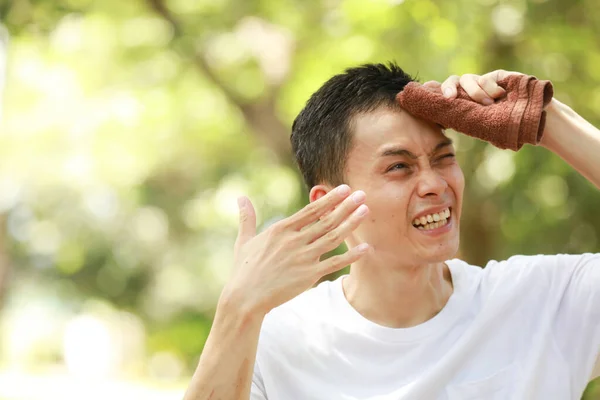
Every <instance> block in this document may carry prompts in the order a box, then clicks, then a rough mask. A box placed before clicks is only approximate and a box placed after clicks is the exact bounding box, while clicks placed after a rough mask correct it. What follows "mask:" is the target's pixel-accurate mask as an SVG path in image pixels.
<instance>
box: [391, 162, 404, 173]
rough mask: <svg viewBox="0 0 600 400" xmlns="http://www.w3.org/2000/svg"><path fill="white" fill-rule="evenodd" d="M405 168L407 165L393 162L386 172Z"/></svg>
mask: <svg viewBox="0 0 600 400" xmlns="http://www.w3.org/2000/svg"><path fill="white" fill-rule="evenodd" d="M406 168H408V165H406V164H405V163H398V164H394V165H392V166H391V167H389V168H388V170H387V171H386V172H390V171H394V170H400V169H406Z"/></svg>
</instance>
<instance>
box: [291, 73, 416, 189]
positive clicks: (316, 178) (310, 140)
mask: <svg viewBox="0 0 600 400" xmlns="http://www.w3.org/2000/svg"><path fill="white" fill-rule="evenodd" d="M412 81H416V79H415V78H412V77H411V76H410V75H408V74H407V73H406V72H404V71H403V70H402V69H401V68H400V67H399V66H398V65H396V64H395V63H394V62H389V63H388V64H387V65H385V64H365V65H361V66H359V67H355V68H349V69H347V70H346V71H345V72H344V73H342V74H338V75H335V76H334V77H332V78H331V79H329V80H328V81H327V82H325V84H324V85H323V86H321V88H319V90H317V91H316V92H315V93H314V94H313V95H312V96H311V97H310V99H309V100H308V102H307V103H306V106H305V107H304V108H303V109H302V111H300V113H299V114H298V116H297V117H296V119H295V120H294V123H293V124H292V135H291V138H290V140H291V142H292V150H293V153H294V157H295V159H296V163H297V165H298V168H299V169H300V172H301V173H302V176H303V178H304V181H305V183H306V185H307V186H308V189H309V190H310V189H311V188H312V187H313V186H315V185H318V184H322V183H327V184H330V185H333V186H338V185H340V184H342V183H344V181H345V177H344V168H345V165H346V160H347V157H348V153H349V152H350V150H351V148H352V136H353V135H352V120H353V118H354V117H355V116H357V115H358V114H361V113H367V112H372V111H375V110H376V109H378V108H380V107H388V108H390V109H399V105H398V104H397V102H396V95H397V94H398V92H400V91H402V90H403V89H404V86H406V84H408V83H409V82H412Z"/></svg>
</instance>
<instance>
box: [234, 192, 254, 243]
mask: <svg viewBox="0 0 600 400" xmlns="http://www.w3.org/2000/svg"><path fill="white" fill-rule="evenodd" d="M238 208H239V214H240V222H239V227H238V236H237V239H236V246H239V245H241V244H244V243H246V242H247V241H248V240H250V239H252V238H253V237H254V236H256V211H254V206H253V205H252V202H251V201H250V199H249V198H247V197H246V196H242V197H240V198H238Z"/></svg>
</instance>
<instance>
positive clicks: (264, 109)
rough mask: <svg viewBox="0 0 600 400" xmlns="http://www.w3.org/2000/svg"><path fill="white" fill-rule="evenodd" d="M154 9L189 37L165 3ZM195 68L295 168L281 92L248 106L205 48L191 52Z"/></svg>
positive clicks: (155, 1) (151, 1)
mask: <svg viewBox="0 0 600 400" xmlns="http://www.w3.org/2000/svg"><path fill="white" fill-rule="evenodd" d="M146 1H147V2H148V5H149V6H150V8H151V9H152V10H153V11H154V12H156V13H157V14H158V15H159V16H161V17H162V18H163V19H164V20H165V21H167V22H168V23H169V25H170V26H171V28H172V29H173V32H174V37H175V38H176V39H180V38H182V37H183V36H185V32H184V28H183V24H182V23H181V21H179V20H178V19H177V17H176V16H175V15H174V14H173V13H172V12H171V11H170V10H169V9H168V7H167V6H166V4H165V2H164V0H146ZM186 51H189V52H190V53H191V54H184V56H188V57H189V56H190V55H191V59H192V60H193V62H194V64H195V65H196V67H197V68H198V70H199V71H200V73H202V74H203V75H204V76H205V77H206V78H208V79H209V80H210V81H211V82H212V83H213V84H214V85H215V86H217V87H218V88H219V89H220V90H221V91H222V92H223V93H224V94H225V96H226V97H227V99H228V100H229V101H230V102H231V103H232V104H234V105H235V106H236V107H238V109H239V110H240V111H241V113H242V115H243V116H244V118H245V120H246V122H247V123H248V126H250V128H251V129H252V131H253V132H254V134H255V135H256V136H257V137H258V139H259V140H260V141H261V142H262V144H263V145H265V146H267V147H268V148H270V149H271V150H272V151H273V152H274V153H275V155H276V157H277V160H278V161H279V162H280V163H282V164H292V160H291V147H290V141H289V128H288V126H287V125H286V124H285V123H284V122H283V121H281V119H279V117H278V116H277V111H276V97H277V92H278V91H277V90H271V91H267V94H266V95H265V96H263V98H262V99H261V100H260V101H256V102H252V103H248V102H245V101H244V100H243V99H242V98H241V97H240V96H239V95H238V94H237V93H236V92H235V90H233V88H232V87H231V86H230V85H229V84H228V83H227V82H226V81H225V80H224V79H222V78H221V77H220V76H219V75H218V74H217V73H216V72H215V71H214V70H213V69H212V68H211V66H210V65H209V64H208V62H207V61H206V59H205V57H204V51H203V49H202V48H198V47H194V48H188V49H186Z"/></svg>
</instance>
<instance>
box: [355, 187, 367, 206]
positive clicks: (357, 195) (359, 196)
mask: <svg viewBox="0 0 600 400" xmlns="http://www.w3.org/2000/svg"><path fill="white" fill-rule="evenodd" d="M366 197H367V196H366V195H365V192H363V191H362V190H357V191H356V192H354V194H353V195H352V200H354V202H355V203H357V204H358V203H362V202H363V201H364V200H365V198H366Z"/></svg>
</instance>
